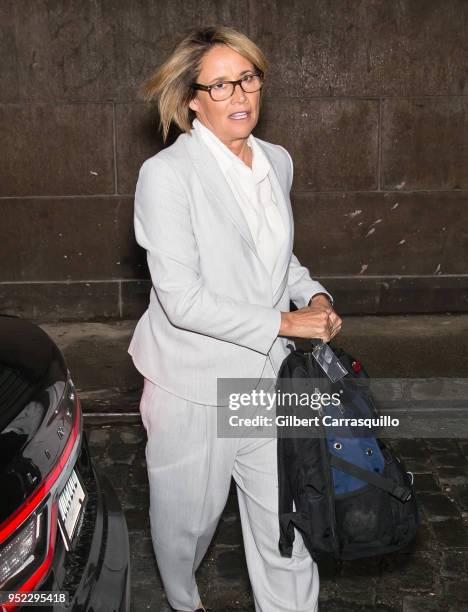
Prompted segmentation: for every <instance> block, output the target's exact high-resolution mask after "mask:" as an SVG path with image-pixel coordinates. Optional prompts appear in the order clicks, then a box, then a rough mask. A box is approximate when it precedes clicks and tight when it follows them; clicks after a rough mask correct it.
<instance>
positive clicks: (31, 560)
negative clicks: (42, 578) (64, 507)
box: [0, 509, 47, 589]
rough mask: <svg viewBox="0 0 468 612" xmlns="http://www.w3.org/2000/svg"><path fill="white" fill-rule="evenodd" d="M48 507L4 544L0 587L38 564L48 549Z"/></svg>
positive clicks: (36, 514) (34, 515)
mask: <svg viewBox="0 0 468 612" xmlns="http://www.w3.org/2000/svg"><path fill="white" fill-rule="evenodd" d="M46 532H47V509H43V510H42V511H41V512H35V513H34V514H33V516H31V518H30V519H28V520H27V521H26V522H25V524H24V526H23V527H21V529H18V530H17V531H16V533H14V534H13V536H12V537H11V538H10V539H9V540H8V541H7V542H5V544H3V546H2V549H1V556H0V589H4V587H5V584H6V583H11V582H12V581H13V580H15V579H16V578H17V577H18V575H19V574H24V573H25V572H26V571H28V570H29V569H30V568H33V567H34V566H37V564H38V561H40V559H41V557H43V556H44V551H45V549H46Z"/></svg>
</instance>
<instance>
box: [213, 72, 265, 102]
mask: <svg viewBox="0 0 468 612" xmlns="http://www.w3.org/2000/svg"><path fill="white" fill-rule="evenodd" d="M262 85H263V80H262V78H261V77H260V76H259V75H256V74H248V75H247V76H245V77H244V78H243V79H242V89H243V90H244V91H246V92H247V93H253V92H255V91H258V90H259V89H261V88H262ZM210 93H211V97H212V98H213V100H216V101H221V100H226V99H227V98H230V97H231V96H232V94H233V93H234V86H233V84H232V83H218V84H217V85H215V86H214V87H212V88H211V92H210Z"/></svg>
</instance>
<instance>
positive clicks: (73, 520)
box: [58, 470, 87, 550]
mask: <svg viewBox="0 0 468 612" xmlns="http://www.w3.org/2000/svg"><path fill="white" fill-rule="evenodd" d="M86 497H87V496H86V493H85V490H84V488H83V486H82V484H81V482H80V479H79V478H78V474H77V472H76V471H75V470H73V472H72V473H71V475H70V478H69V479H68V481H67V484H66V485H65V487H64V489H63V491H62V493H61V494H60V497H59V503H58V511H59V512H58V523H59V527H60V532H61V534H62V538H63V542H64V544H65V548H66V549H67V550H70V549H71V542H72V540H73V536H74V534H75V530H76V526H77V525H78V521H79V519H80V516H81V513H82V512H83V508H84V504H85V502H86Z"/></svg>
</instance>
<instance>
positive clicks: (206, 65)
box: [189, 45, 260, 146]
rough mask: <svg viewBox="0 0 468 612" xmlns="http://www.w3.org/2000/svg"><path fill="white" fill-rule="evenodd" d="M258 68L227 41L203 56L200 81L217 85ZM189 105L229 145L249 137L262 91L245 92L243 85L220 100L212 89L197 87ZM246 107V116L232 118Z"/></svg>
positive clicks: (204, 83)
mask: <svg viewBox="0 0 468 612" xmlns="http://www.w3.org/2000/svg"><path fill="white" fill-rule="evenodd" d="M254 70H255V68H254V66H253V64H252V62H250V61H249V60H248V59H246V58H245V57H244V56H242V55H241V54H240V53H238V52H237V51H234V50H233V49H231V48H230V47H228V46H227V45H216V46H214V47H213V48H212V49H210V50H209V51H207V53H205V55H204V56H203V59H202V63H201V71H200V74H199V75H198V78H197V83H201V84H202V85H213V84H214V83H215V82H217V81H236V80H237V79H240V78H241V77H242V76H243V74H242V73H244V72H245V71H249V72H251V71H254ZM189 106H190V108H191V109H192V110H194V111H195V112H196V113H197V118H198V119H199V120H200V121H201V122H202V123H203V125H205V126H206V127H208V128H209V129H210V130H211V131H212V132H214V133H215V134H216V136H217V137H218V138H219V139H220V140H221V141H222V142H223V143H224V144H226V145H228V146H229V144H231V143H232V142H233V141H235V140H239V139H246V138H248V137H249V135H250V133H251V132H252V130H253V129H254V127H255V126H256V124H257V121H258V114H259V107H260V91H255V92H253V93H245V92H244V91H243V90H242V89H241V88H240V86H239V85H237V86H236V88H235V90H234V93H233V95H232V96H231V97H230V98H228V99H227V100H222V101H220V102H218V101H216V102H215V101H214V100H212V99H211V96H210V94H209V92H208V91H200V90H197V91H196V97H195V98H193V99H192V100H191V101H190V103H189ZM241 111H246V112H247V116H246V118H243V119H235V118H232V117H231V115H232V114H233V113H239V112H241Z"/></svg>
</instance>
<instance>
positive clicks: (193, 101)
mask: <svg viewBox="0 0 468 612" xmlns="http://www.w3.org/2000/svg"><path fill="white" fill-rule="evenodd" d="M189 108H190V109H192V110H193V111H194V112H196V113H198V110H199V108H198V100H197V99H196V98H192V99H191V100H190V102H189Z"/></svg>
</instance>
